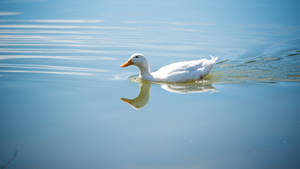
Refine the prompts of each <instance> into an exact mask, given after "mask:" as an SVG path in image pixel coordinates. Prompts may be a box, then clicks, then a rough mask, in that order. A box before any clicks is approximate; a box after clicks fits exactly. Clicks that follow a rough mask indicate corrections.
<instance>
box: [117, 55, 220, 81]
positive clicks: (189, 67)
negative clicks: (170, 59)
mask: <svg viewBox="0 0 300 169" xmlns="http://www.w3.org/2000/svg"><path fill="white" fill-rule="evenodd" d="M217 59H218V57H211V59H200V60H193V61H183V62H176V63H172V64H169V65H166V66H164V67H161V68H160V69H158V70H157V71H156V72H152V73H151V71H150V65H149V63H148V61H147V59H146V58H145V56H144V55H143V54H140V53H135V54H133V55H131V57H130V58H129V59H128V61H127V62H126V63H124V64H123V65H121V67H127V66H129V65H135V66H137V67H138V68H139V69H140V74H139V77H140V78H141V79H145V80H149V81H154V82H187V81H196V80H200V79H202V78H203V77H204V76H206V75H207V74H208V73H209V72H210V70H211V69H212V67H213V65H214V64H215V62H216V60H217Z"/></svg>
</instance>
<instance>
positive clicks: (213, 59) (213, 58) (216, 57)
mask: <svg viewBox="0 0 300 169" xmlns="http://www.w3.org/2000/svg"><path fill="white" fill-rule="evenodd" d="M210 59H211V61H212V62H213V63H216V61H217V60H218V56H210Z"/></svg>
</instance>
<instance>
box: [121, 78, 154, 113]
mask: <svg viewBox="0 0 300 169" xmlns="http://www.w3.org/2000/svg"><path fill="white" fill-rule="evenodd" d="M150 88H151V82H149V81H141V82H140V93H139V95H138V96H137V97H136V98H134V99H127V98H121V100H122V101H124V102H126V103H128V104H129V105H130V106H131V107H133V108H134V109H141V108H142V107H144V106H145V105H146V104H147V102H148V100H149V97H150Z"/></svg>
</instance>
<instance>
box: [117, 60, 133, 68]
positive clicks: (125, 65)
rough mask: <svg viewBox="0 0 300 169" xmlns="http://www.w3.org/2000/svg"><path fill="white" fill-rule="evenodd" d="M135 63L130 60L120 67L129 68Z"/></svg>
mask: <svg viewBox="0 0 300 169" xmlns="http://www.w3.org/2000/svg"><path fill="white" fill-rule="evenodd" d="M132 64H133V63H132V61H131V59H130V60H128V61H127V62H125V63H123V64H122V65H120V67H127V66H130V65H132Z"/></svg>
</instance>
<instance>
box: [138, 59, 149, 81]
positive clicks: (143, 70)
mask: <svg viewBox="0 0 300 169" xmlns="http://www.w3.org/2000/svg"><path fill="white" fill-rule="evenodd" d="M138 68H139V69H140V75H139V76H140V78H142V79H146V80H152V78H153V77H152V75H151V72H150V65H149V63H148V62H145V63H143V64H142V65H140V66H138Z"/></svg>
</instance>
